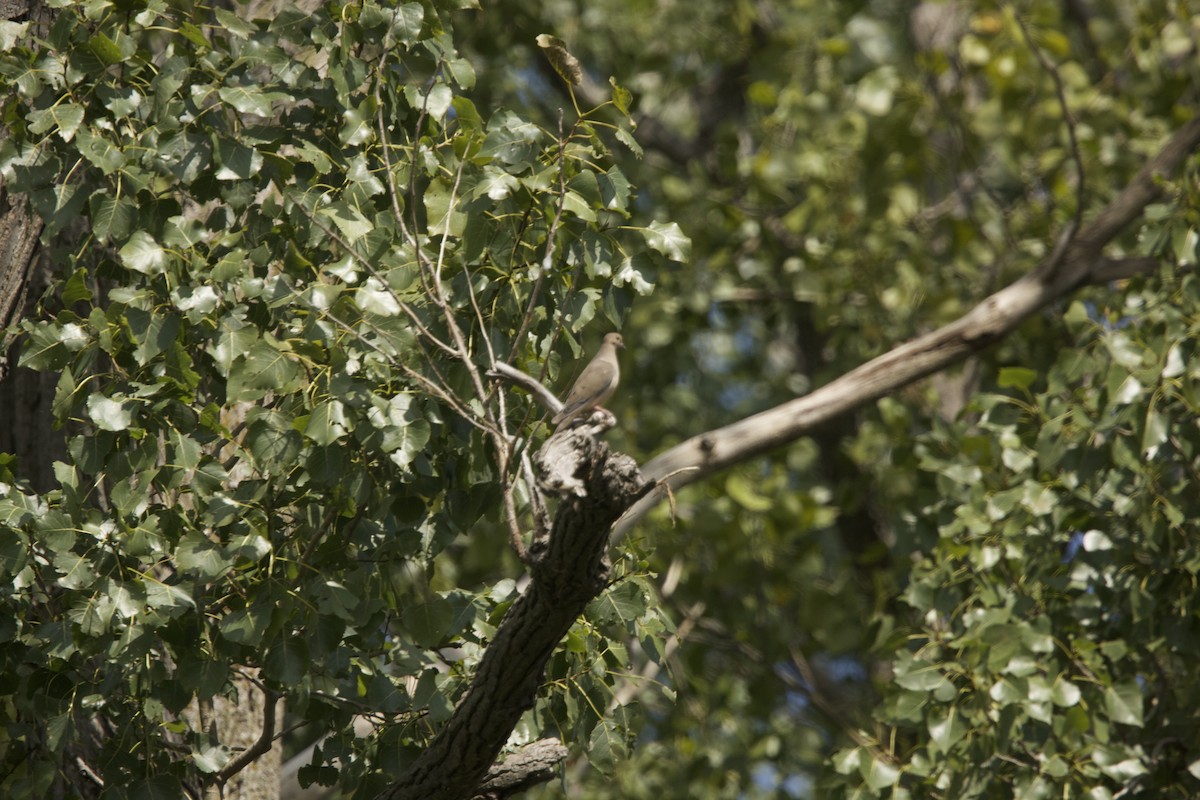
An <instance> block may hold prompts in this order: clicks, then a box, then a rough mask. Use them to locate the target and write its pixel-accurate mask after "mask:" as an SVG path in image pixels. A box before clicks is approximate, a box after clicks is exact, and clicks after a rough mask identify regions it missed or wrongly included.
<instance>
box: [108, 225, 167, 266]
mask: <svg viewBox="0 0 1200 800" xmlns="http://www.w3.org/2000/svg"><path fill="white" fill-rule="evenodd" d="M118 255H119V256H120V257H121V263H122V264H124V265H125V266H126V267H128V268H129V269H132V270H135V271H137V272H140V273H142V274H143V275H158V274H161V273H162V272H163V271H164V269H165V268H166V264H167V253H166V251H165V250H163V248H162V246H161V245H159V243H158V242H156V241H154V237H152V236H151V235H150V234H148V233H146V232H145V231H135V232H134V234H133V235H132V236H130V237H129V241H128V242H126V244H125V246H124V247H122V248H121V249H120V251H118Z"/></svg>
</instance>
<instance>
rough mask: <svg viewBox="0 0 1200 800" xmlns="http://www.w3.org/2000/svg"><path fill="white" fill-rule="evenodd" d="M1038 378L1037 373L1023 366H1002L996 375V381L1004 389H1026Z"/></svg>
mask: <svg viewBox="0 0 1200 800" xmlns="http://www.w3.org/2000/svg"><path fill="white" fill-rule="evenodd" d="M1037 379H1038V373H1037V372H1036V371H1035V370H1032V369H1026V368H1025V367H1004V368H1003V369H1001V370H1000V373H999V374H998V375H997V377H996V382H997V383H998V384H999V385H1000V386H1001V387H1002V388H1005V389H1022V390H1028V389H1029V387H1030V386H1032V385H1033V382H1034V381H1036V380H1037Z"/></svg>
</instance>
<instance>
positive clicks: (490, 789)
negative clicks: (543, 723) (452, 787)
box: [472, 739, 567, 800]
mask: <svg viewBox="0 0 1200 800" xmlns="http://www.w3.org/2000/svg"><path fill="white" fill-rule="evenodd" d="M566 757H567V748H566V747H564V746H563V743H562V742H560V741H559V740H558V739H538V740H537V741H536V742H530V743H529V744H527V745H525V746H524V747H522V748H521V749H520V750H518V751H517V752H515V753H511V754H509V755H507V756H505V757H504V760H502V761H500V762H499V763H497V764H493V765H492V768H491V769H489V770H488V773H487V777H486V778H484V779H483V782H482V783H480V784H479V788H478V789H477V790H476V793H475V796H474V798H472V800H502V799H503V798H506V797H513V796H515V795H518V794H521V793H523V792H525V791H526V790H528V789H530V788H532V787H533V786H536V785H537V784H539V783H544V782H546V781H548V780H550V779H552V778H553V777H554V774H555V771H556V770H557V769H558V765H559V764H560V763H561V762H562V761H563V760H565V759H566Z"/></svg>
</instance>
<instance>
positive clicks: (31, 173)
mask: <svg viewBox="0 0 1200 800" xmlns="http://www.w3.org/2000/svg"><path fill="white" fill-rule="evenodd" d="M57 5H59V6H60V7H59V8H57V9H55V12H54V17H53V19H54V22H53V25H52V26H51V27H50V28H49V29H48V30H40V29H38V28H37V27H34V26H30V25H29V24H28V23H26V24H25V25H22V26H13V25H11V24H10V25H9V26H8V27H7V28H6V29H5V33H6V36H5V42H4V44H5V48H4V49H5V54H4V59H3V65H2V70H3V72H4V74H5V76H6V79H7V80H8V81H9V82H10V83H11V85H12V86H14V87H15V88H16V89H17V91H16V92H15V93H14V94H13V96H11V97H10V98H9V99H8V101H7V104H6V107H5V118H6V120H7V121H8V124H9V125H10V127H11V130H12V135H11V136H10V137H9V138H8V139H7V140H6V141H5V142H4V144H3V169H4V175H5V179H6V182H7V184H8V188H9V190H10V191H14V192H24V193H26V194H27V195H28V197H29V199H30V202H31V203H32V204H33V206H34V208H35V209H36V210H37V212H38V213H39V214H40V215H41V216H42V217H43V218H44V219H45V220H46V223H47V229H46V234H45V239H46V241H47V243H48V245H49V246H50V247H52V248H53V250H52V255H51V257H52V258H53V259H55V260H56V261H58V262H59V263H61V264H62V265H63V268H62V274H63V281H62V284H61V292H60V293H58V294H57V295H56V297H53V298H47V299H46V303H45V305H44V306H43V308H44V309H45V312H46V313H45V316H44V317H43V318H42V319H29V320H27V321H25V322H24V323H23V330H24V331H25V333H26V334H27V342H26V345H25V348H24V354H23V356H22V363H23V364H24V365H27V366H29V367H33V368H35V369H50V370H55V371H57V372H59V373H60V374H61V378H60V380H59V383H58V389H57V392H56V396H55V401H54V413H55V416H56V418H57V419H58V421H59V422H60V423H62V424H63V425H64V426H65V427H64V430H65V431H67V432H68V436H69V445H68V449H69V452H70V462H69V463H63V464H59V465H57V466H56V475H57V478H58V481H59V483H60V488H59V489H57V490H55V491H52V492H50V493H48V494H45V495H40V496H39V495H35V494H32V493H30V492H28V491H26V490H23V489H22V488H21V487H20V484H19V483H14V482H13V480H14V477H15V476H16V475H19V474H20V467H19V465H12V464H9V465H8V466H7V467H5V475H4V476H3V477H4V479H5V480H6V481H8V482H7V483H5V484H4V485H3V490H2V498H0V520H3V534H2V536H3V539H2V545H0V547H2V549H3V555H4V558H3V562H2V565H3V566H2V569H3V575H4V580H5V581H6V582H9V581H11V587H12V588H11V589H10V590H9V592H8V594H7V597H6V601H5V607H6V613H5V614H4V615H3V616H4V621H3V623H2V624H3V627H4V634H3V638H4V641H5V642H6V643H7V645H6V647H5V649H4V662H3V667H2V669H3V672H4V675H5V681H4V683H5V686H6V687H7V688H6V694H7V698H8V699H7V700H6V703H5V705H4V710H3V713H4V717H5V721H6V723H7V728H6V733H5V734H4V737H5V748H4V758H5V762H6V765H5V767H4V769H3V773H4V774H5V775H6V778H5V786H6V790H5V794H6V795H8V796H43V795H44V794H45V793H46V792H48V791H50V790H51V788H52V787H54V786H55V784H56V782H58V781H60V780H62V776H61V769H62V764H63V763H64V762H69V759H66V758H64V755H63V754H64V753H69V752H71V750H70V748H71V746H72V745H73V744H75V743H77V742H78V741H79V740H80V739H81V738H85V737H86V736H87V735H88V734H90V733H91V725H90V722H89V720H90V719H92V718H93V717H101V718H103V719H104V720H105V725H106V728H105V730H106V732H111V735H109V736H107V737H105V739H104V741H103V743H102V749H101V751H100V752H99V753H98V754H97V755H96V757H95V760H94V761H93V764H94V766H93V769H94V770H95V771H96V772H98V773H99V777H100V778H101V779H102V780H103V781H104V783H105V784H106V785H107V786H109V787H114V786H120V787H124V789H123V790H122V791H127V792H128V793H129V794H130V795H131V796H138V795H139V792H141V791H142V788H141V787H143V786H147V787H156V788H157V789H158V790H161V791H166V789H164V787H168V788H169V787H171V786H175V787H176V789H175V791H176V792H178V785H179V784H180V783H181V782H184V781H191V782H195V780H196V779H197V776H198V775H199V776H201V777H202V776H203V775H206V774H207V775H209V776H211V775H213V774H219V773H220V772H221V771H222V770H223V769H225V768H226V766H227V764H228V762H229V760H230V757H231V753H230V752H229V750H228V748H227V747H226V746H225V743H223V742H222V741H219V740H214V739H213V738H212V736H211V735H210V734H211V731H207V730H205V729H204V728H203V727H201V725H200V724H199V722H197V721H195V719H194V718H193V717H189V716H188V715H187V713H186V709H188V708H189V706H191V704H193V703H195V702H196V701H199V702H201V703H203V702H206V701H208V700H209V699H211V698H212V697H214V696H215V695H219V694H222V693H226V692H228V691H230V687H231V684H230V678H231V676H233V675H234V674H235V673H246V674H250V675H258V676H259V677H260V678H261V682H262V684H263V685H264V686H265V687H266V688H267V689H268V690H269V691H271V692H274V693H281V694H283V695H284V696H285V702H286V707H287V709H288V711H289V713H290V714H291V715H292V717H293V718H294V720H295V721H296V722H305V723H311V724H314V725H316V726H318V727H317V728H316V729H317V730H319V731H333V732H334V735H333V736H332V737H330V738H328V739H326V740H325V741H324V743H323V744H322V746H321V750H320V751H318V757H317V759H316V760H315V763H314V766H313V768H312V769H311V770H309V771H308V772H306V774H305V777H306V778H307V779H310V780H311V779H313V778H316V779H318V780H322V781H328V780H330V779H331V778H333V777H336V775H337V773H336V771H332V770H329V769H327V768H326V767H325V766H324V765H326V764H331V763H336V764H339V765H341V766H342V767H343V774H342V778H343V780H344V781H345V783H346V785H347V786H353V787H357V788H358V789H359V790H360V791H361V792H362V793H363V794H364V796H365V795H367V794H369V793H370V791H371V790H372V787H374V788H375V789H378V788H379V787H380V785H381V784H380V781H383V780H386V775H384V773H383V767H382V766H381V765H380V763H379V761H378V760H377V759H376V758H375V757H374V755H373V754H374V752H375V751H376V750H377V749H378V748H387V751H388V752H389V753H390V759H389V761H388V763H387V768H388V769H390V770H392V772H393V773H394V772H396V771H397V770H400V769H402V768H403V766H404V764H405V761H406V759H405V757H404V755H403V754H404V753H411V752H414V751H415V750H419V748H420V746H421V744H422V743H423V741H424V738H425V737H426V735H427V734H428V732H429V731H430V729H431V728H432V727H433V726H436V725H437V723H439V722H440V721H442V720H443V719H444V718H445V715H446V714H447V713H448V711H449V709H450V708H451V707H452V705H453V702H454V699H455V697H456V695H457V694H458V692H459V691H460V689H461V686H462V682H463V680H464V678H465V677H466V676H469V675H470V672H471V668H472V666H473V664H474V663H475V661H476V660H477V658H478V655H479V653H480V650H481V647H482V644H483V643H484V642H485V641H486V640H487V639H488V637H489V635H490V632H491V631H492V630H493V629H494V625H495V624H496V622H497V620H498V618H499V617H500V616H501V615H502V613H503V611H504V609H505V607H506V605H507V604H508V603H510V602H511V601H512V599H513V596H514V592H515V591H516V585H515V583H514V581H513V580H512V577H515V576H516V575H517V574H519V573H518V572H517V571H516V570H514V569H513V567H512V563H511V559H510V560H509V561H508V562H505V559H504V558H503V555H504V553H505V552H506V551H507V550H508V548H509V543H508V539H507V536H506V535H505V534H503V533H501V532H500V531H501V530H502V528H500V527H496V526H490V525H479V524H478V523H479V520H480V518H481V517H483V516H486V517H487V518H489V519H491V520H493V521H498V520H499V519H500V517H501V513H502V508H503V507H502V503H501V498H502V496H503V494H504V490H505V488H506V487H508V486H511V484H513V482H514V480H515V470H514V469H513V466H512V465H514V464H515V463H516V460H515V459H516V457H517V453H519V452H520V451H521V450H522V449H523V448H524V446H525V442H526V436H527V435H528V434H529V433H531V432H533V431H535V430H536V423H537V420H538V418H539V417H540V416H541V414H542V410H541V409H540V408H539V407H535V406H534V405H533V404H531V403H530V402H529V401H528V399H527V397H526V396H524V395H521V394H509V393H507V392H506V391H505V390H503V389H501V388H498V387H497V386H496V385H494V384H493V383H492V382H491V381H488V382H487V383H486V385H485V384H484V383H483V381H484V380H486V379H483V378H481V372H482V371H484V370H485V369H486V368H487V367H488V366H489V364H490V363H491V361H492V359H495V358H502V359H505V360H512V361H515V363H517V364H518V365H520V366H527V367H528V368H529V370H530V371H531V372H533V373H535V374H537V373H539V372H540V374H541V375H542V376H543V377H545V378H547V379H550V380H553V379H554V378H555V377H556V375H557V372H558V366H557V365H558V363H559V360H558V353H559V351H561V350H563V349H564V348H566V345H565V344H564V343H567V344H569V348H566V349H567V352H568V353H570V352H576V353H577V352H579V346H580V343H579V339H578V338H577V336H578V334H579V333H580V331H582V330H583V328H584V327H585V326H587V325H589V324H590V323H593V322H594V323H595V325H596V326H604V327H608V326H615V325H619V324H620V323H621V321H622V320H623V318H624V316H625V314H626V313H627V310H628V307H629V304H630V301H631V298H632V296H633V295H634V294H635V293H636V292H646V291H648V290H649V288H650V283H649V279H650V278H651V277H652V274H653V272H654V270H655V269H656V268H657V266H656V265H657V264H659V263H660V261H661V259H662V258H663V254H665V255H666V256H667V257H672V258H682V257H683V256H684V253H685V249H686V246H687V243H686V240H684V239H683V237H682V236H681V234H680V233H679V231H678V228H677V226H674V225H665V224H664V225H659V224H655V223H652V224H651V225H650V226H649V227H638V226H637V225H636V224H634V223H633V222H630V221H628V217H629V212H628V206H629V203H630V200H631V195H632V191H631V187H630V186H629V183H628V181H627V180H626V179H625V178H624V177H623V175H622V174H621V172H620V170H619V169H617V168H616V167H615V166H613V165H612V162H611V159H610V157H609V150H608V148H609V146H610V145H613V144H615V143H616V141H617V139H621V138H623V139H626V141H628V142H630V143H632V140H630V139H629V138H628V133H627V132H625V131H624V130H622V129H621V128H614V127H613V126H611V125H604V126H599V125H592V124H591V123H589V122H588V121H587V119H586V118H584V117H580V116H577V115H576V114H575V113H574V112H569V113H568V114H566V115H564V119H563V121H562V122H561V124H560V125H559V126H558V127H551V128H542V127H538V126H536V125H534V124H531V123H530V122H528V121H526V120H524V119H522V118H521V117H520V116H518V115H517V114H514V113H513V112H510V111H506V110H503V109H497V110H491V109H485V110H484V113H486V117H485V116H482V115H481V112H480V110H478V109H477V108H476V106H475V105H474V104H473V103H472V101H471V100H470V99H469V96H468V95H467V94H466V92H467V91H468V90H470V89H471V87H472V86H473V85H474V83H475V74H474V70H473V68H472V65H471V64H470V63H469V62H468V61H466V60H464V59H462V58H460V57H458V56H457V54H456V53H455V51H454V46H453V43H452V41H451V38H450V33H449V30H448V28H447V27H446V25H447V24H448V23H447V20H446V18H445V16H444V15H443V14H442V13H441V12H438V11H436V10H434V9H432V8H430V7H426V6H422V5H420V4H417V3H409V4H405V5H400V6H398V7H395V8H390V7H389V8H384V7H380V6H377V5H374V4H371V3H367V4H362V5H359V6H355V7H349V6H346V7H340V6H332V5H331V6H329V7H326V8H318V9H317V10H315V11H313V12H312V13H309V12H308V11H305V10H300V9H295V8H291V7H287V8H282V9H281V10H280V11H279V13H278V14H276V15H275V16H274V18H273V19H272V20H270V22H247V21H245V20H244V19H242V18H241V17H239V16H237V15H235V14H234V13H232V12H230V11H226V10H224V9H221V8H216V9H212V10H201V9H195V10H188V9H189V8H190V7H189V6H177V5H169V4H167V3H163V2H152V3H148V4H142V3H138V4H132V5H128V4H125V5H113V4H110V3H105V2H99V3H90V4H86V5H78V4H73V3H70V4H68V3H61V4H57ZM617 91H618V101H620V102H622V103H623V102H624V98H623V95H621V94H620V91H619V90H617ZM463 356H465V357H466V358H465V359H464V358H463ZM542 365H545V368H544V369H543V366H542ZM498 443H499V444H498ZM505 448H506V451H505V452H498V451H499V450H502V449H505ZM448 548H449V549H450V550H452V551H453V552H454V553H456V554H457V555H456V556H454V557H444V558H441V559H438V557H439V556H440V555H443V554H444V553H445V551H447V549H448ZM468 550H470V551H476V552H477V553H478V554H479V558H482V559H485V560H486V563H488V564H492V563H495V562H500V563H507V564H508V566H507V569H504V570H502V571H499V572H497V571H496V570H495V569H489V570H488V575H490V576H491V577H490V579H489V581H488V582H487V583H486V584H483V585H481V584H480V583H479V577H478V576H475V577H472V572H471V569H470V566H469V563H467V558H466V557H465V556H464V555H463V553H464V551H468ZM626 572H627V573H628V574H627V575H625V576H623V577H624V580H622V582H620V583H619V584H618V585H617V586H615V587H614V589H613V592H612V595H611V597H609V598H608V599H607V601H606V602H605V603H602V604H601V605H600V606H598V607H597V608H596V610H595V613H594V614H593V615H589V617H588V618H587V619H585V620H581V622H580V627H579V632H578V636H577V639H576V641H575V643H574V645H572V646H569V647H568V648H566V649H565V650H564V652H563V657H562V658H561V659H559V660H558V661H557V662H556V665H555V669H554V671H553V672H552V673H551V674H550V675H548V676H547V677H548V680H549V681H550V689H549V690H548V691H547V692H546V693H545V696H544V702H543V705H542V706H541V707H539V708H538V709H537V711H536V714H535V716H534V717H533V718H532V719H531V721H530V730H531V731H532V732H533V733H536V732H538V731H540V730H542V729H550V730H553V731H558V730H559V729H560V728H561V729H564V730H565V731H569V732H570V733H571V738H572V739H573V740H575V741H581V742H584V743H586V742H587V741H588V740H589V737H590V736H591V735H592V728H593V727H594V726H595V725H596V724H597V723H598V722H600V721H601V720H600V718H599V717H598V715H597V714H595V713H592V712H591V711H588V712H587V713H583V712H582V711H581V710H580V708H579V705H580V703H584V704H586V702H587V700H586V698H587V697H588V696H590V695H594V694H597V693H602V690H601V687H602V686H603V685H605V683H607V682H609V681H610V680H611V678H610V677H609V675H608V670H609V669H616V668H619V667H620V665H621V664H623V663H624V658H623V657H622V655H621V654H622V652H623V648H624V645H623V641H624V640H625V638H626V637H628V636H630V635H634V636H635V637H637V636H641V635H653V634H655V633H656V632H657V631H661V630H662V622H661V621H659V620H658V619H657V615H656V614H655V612H654V611H653V610H651V609H649V608H648V606H647V603H646V598H647V597H648V593H649V589H648V586H647V585H646V583H645V581H644V578H642V577H639V574H640V570H639V568H638V567H637V565H636V563H635V564H632V565H631V566H630V568H629V569H628V570H626ZM464 575H465V576H466V577H463V576H464ZM614 634H615V638H611V637H613V635H614ZM610 638H611V641H610ZM447 648H451V651H447ZM606 664H607V665H608V667H607V668H606V667H605V665H606ZM360 714H366V715H368V716H369V717H370V718H372V719H374V720H376V721H379V722H386V723H387V724H386V725H381V727H380V729H379V731H380V732H379V735H378V736H375V737H371V738H370V739H368V740H363V739H359V738H356V737H355V736H354V734H353V730H352V727H351V725H350V723H351V720H352V718H353V717H355V716H356V715H360ZM601 730H602V731H603V730H606V729H604V728H602V729H601ZM339 734H344V735H339ZM603 738H604V737H603V735H598V741H602V740H603ZM134 742H136V745H134V744H132V743H134ZM397 753H399V754H400V755H399V756H397ZM377 774H378V775H380V777H379V778H378V779H376V778H375V776H376V775H377Z"/></svg>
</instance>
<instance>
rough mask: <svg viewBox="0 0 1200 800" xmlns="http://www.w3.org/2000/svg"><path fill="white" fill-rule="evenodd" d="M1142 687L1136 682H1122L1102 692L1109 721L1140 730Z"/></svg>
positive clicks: (1141, 720) (1142, 699) (1141, 721)
mask: <svg viewBox="0 0 1200 800" xmlns="http://www.w3.org/2000/svg"><path fill="white" fill-rule="evenodd" d="M1143 701H1144V697H1143V694H1142V687H1141V686H1139V685H1138V682H1137V681H1133V680H1130V681H1122V682H1120V683H1116V684H1113V685H1112V686H1110V687H1109V688H1107V689H1105V690H1104V704H1105V706H1106V707H1107V709H1108V716H1109V719H1111V720H1113V721H1114V722H1120V723H1122V724H1124V725H1132V726H1134V727H1137V728H1140V727H1142V724H1143V717H1142V704H1143Z"/></svg>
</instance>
